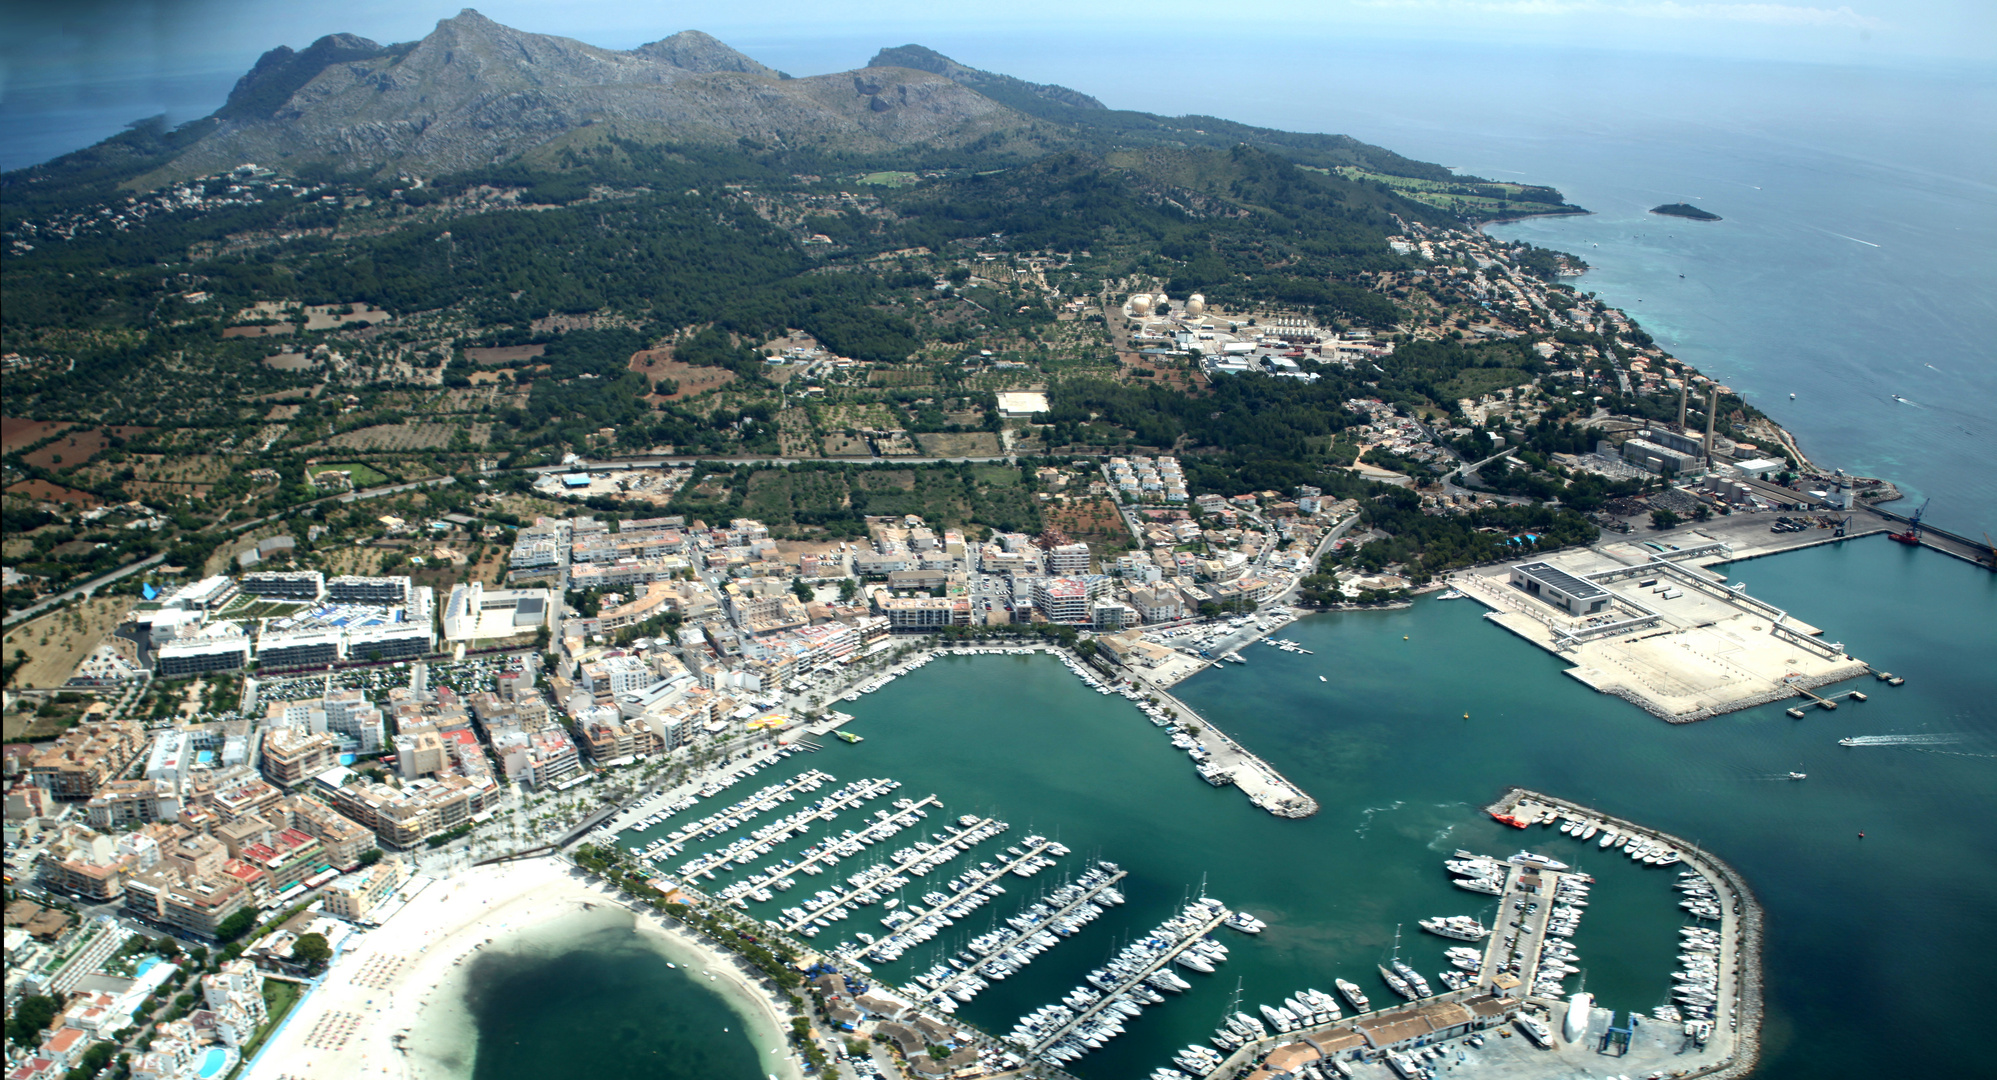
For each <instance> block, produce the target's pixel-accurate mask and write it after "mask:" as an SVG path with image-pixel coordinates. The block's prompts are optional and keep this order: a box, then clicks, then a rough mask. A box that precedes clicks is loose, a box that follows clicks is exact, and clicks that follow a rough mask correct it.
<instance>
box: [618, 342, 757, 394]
mask: <svg viewBox="0 0 1997 1080" xmlns="http://www.w3.org/2000/svg"><path fill="white" fill-rule="evenodd" d="M628 366H629V367H630V369H631V370H632V371H635V372H637V373H638V374H640V375H643V376H645V378H646V379H647V380H648V381H650V382H651V384H652V390H653V392H652V394H651V395H650V397H651V399H652V400H654V401H685V400H686V399H687V398H690V397H697V396H699V395H701V394H705V393H707V392H708V391H709V390H719V389H721V388H722V387H724V386H727V385H728V384H729V383H732V382H734V381H735V373H734V372H732V371H729V370H728V369H727V368H718V367H695V366H694V365H692V364H683V363H680V362H679V361H678V360H675V359H673V353H672V350H671V349H647V350H645V351H643V352H636V353H632V354H631V360H630V363H629V365H628ZM667 379H671V380H672V381H673V383H674V384H675V386H676V387H677V389H675V390H674V391H673V392H672V393H670V394H661V393H659V392H658V387H659V383H660V382H662V381H664V380H667Z"/></svg>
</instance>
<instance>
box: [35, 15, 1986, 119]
mask: <svg viewBox="0 0 1997 1080" xmlns="http://www.w3.org/2000/svg"><path fill="white" fill-rule="evenodd" d="M479 10H480V11H482V12H484V13H485V14H486V15H488V16H490V17H492V18H494V19H496V20H498V21H500V22H503V23H506V24H507V25H510V26H517V27H519V28H521V29H525V30H533V31H537V32H541V33H554V34H562V35H565V36H569V37H576V38H580V39H582V40H584V41H588V42H590V43H592V44H597V45H604V46H609V47H620V48H623V47H630V46H632V45H637V44H641V43H643V42H645V41H651V40H655V39H657V38H659V37H663V36H665V35H666V34H669V33H672V32H674V31H677V30H681V29H686V28H689V27H696V28H699V29H704V30H707V31H708V32H710V33H713V34H716V35H717V36H720V37H721V38H723V39H724V40H727V41H730V42H731V43H737V44H740V45H742V46H744V47H745V48H747V49H748V51H751V52H753V51H754V46H755V45H756V44H758V43H766V44H769V45H771V46H774V47H777V48H779V49H780V51H784V52H788V53H792V54H795V55H797V56H799V57H800V58H809V59H811V60H813V61H814V62H815V63H817V64H820V65H822V66H820V67H819V68H818V69H817V70H818V71H823V70H839V69H843V68H846V67H854V66H858V65H860V64H863V63H864V62H865V61H866V56H867V53H866V50H865V49H864V48H858V49H855V48H853V45H855V44H857V42H859V41H860V40H862V39H866V40H875V39H877V40H878V41H879V42H880V43H881V44H898V43H901V42H905V41H919V40H922V39H923V38H924V37H925V35H928V36H938V35H942V36H947V37H950V38H956V39H962V38H964V37H965V36H967V35H976V34H979V33H991V32H997V33H1002V34H1007V35H1026V34H1047V35H1060V36H1063V37H1068V38H1070V39H1075V38H1079V39H1082V40H1085V41H1090V42H1099V43H1100V44H1101V46H1102V47H1104V48H1122V47H1141V44H1142V41H1143V39H1146V38H1155V37H1168V38H1184V37H1187V36H1213V37H1217V38H1220V39H1227V40H1232V39H1239V38H1243V37H1249V38H1252V37H1255V36H1262V35H1270V34H1280V35H1283V36H1285V37H1295V36H1298V35H1302V36H1317V37H1323V38H1326V39H1328V40H1337V39H1349V38H1353V37H1376V38H1377V37H1390V38H1403V39H1408V38H1413V39H1436V40H1442V41H1450V42H1464V41H1478V40H1483V41H1490V42H1492V43H1494V44H1495V45H1506V44H1519V45H1533V46H1548V45H1565V44H1572V45H1586V46H1590V47H1594V48H1607V49H1629V50H1639V51H1649V52H1665V53H1684V54H1687V55H1694V56H1733V57H1754V58H1766V59H1780V60H1799V61H1811V62H1829V63H1855V62H1856V63H1863V62H1895V61H1908V60H1919V59H1921V58H1929V59H1935V60H1943V61H1947V62H1953V63H1963V62H1968V63H1972V64H1975V63H1989V64H1992V65H1993V66H1997V2H1993V0H1851V2H1848V3H1833V2H1830V0H1802V2H1795V3H1729V2H1713V3H1708V2H1698V0H1289V2H1285V0H1246V2H1240V0H1237V2H1233V3H1225V4H1217V3H1211V2H1202V3H1185V2H1183V0H1111V2H1107V3H1094V4H1084V5H1076V4H1073V3H1070V2H1066V0H1011V2H1009V3H1007V4H1005V5H1004V14H1003V16H1000V15H998V14H996V13H995V12H994V11H993V10H992V8H991V7H987V6H977V7H973V6H970V5H939V4H936V3H934V2H933V0H868V2H867V3H864V4H858V5H850V6H849V5H836V6H835V5H827V4H825V3H822V2H821V0H765V2H761V3H755V2H750V3H739V4H730V5H716V4H711V3H700V4H693V3H685V2H667V3H656V4H654V3H630V2H627V0H566V2H547V0H541V2H534V0H489V2H486V3H482V4H480V5H479ZM456 11H457V7H456V6H454V5H453V4H452V3H450V2H449V0H446V2H445V3H441V4H435V5H426V4H420V3H410V2H408V0H347V2H344V3H337V4H328V3H322V2H317V0H313V2H305V0H65V2H52V0H0V102H4V95H5V94H6V93H7V92H8V91H9V90H11V89H15V88H19V87H23V86H34V85H47V84H48V83H50V82H57V83H60V82H69V81H72V80H75V79H78V78H79V77H88V76H87V75H84V74H83V73H84V72H89V73H93V74H98V75H102V74H107V73H110V72H120V73H128V74H131V75H134V76H146V75H159V74H178V73H183V72H190V71H203V70H209V71H212V70H218V69H223V68H226V69H231V70H240V69H241V68H242V67H244V66H246V61H248V60H253V59H254V58H255V57H256V56H257V55H258V54H259V53H261V52H262V51H263V50H264V49H267V48H270V47H272V46H274V45H279V44H287V45H290V46H292V47H293V48H302V47H303V46H305V45H307V44H309V43H310V42H311V41H312V40H313V39H314V38H316V37H318V36H320V35H322V34H327V33H332V32H336V31H347V32H351V33H356V34H360V35H362V36H364V37H370V38H373V39H375V40H377V41H381V42H390V41H405V40H411V39H414V38H418V37H421V36H423V35H424V34H425V33H427V32H429V30H430V29H431V27H433V26H434V25H435V24H436V21H437V20H438V19H441V18H446V17H448V16H450V15H453V14H455V13H456ZM828 39H831V40H828ZM813 41H822V42H825V43H826V44H828V45H829V44H832V43H833V41H838V42H841V43H846V44H847V50H850V51H849V52H842V50H839V49H827V50H824V51H823V52H822V54H821V55H818V56H810V55H809V54H810V53H812V52H813V51H814V50H812V49H810V48H809V47H808V46H809V44H810V43H811V42H813ZM800 66H802V65H800ZM814 73H817V72H816V71H814V70H811V69H805V70H798V71H794V72H793V74H814Z"/></svg>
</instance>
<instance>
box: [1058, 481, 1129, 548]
mask: <svg viewBox="0 0 1997 1080" xmlns="http://www.w3.org/2000/svg"><path fill="white" fill-rule="evenodd" d="M1040 517H1041V520H1042V521H1044V522H1046V524H1047V527H1048V528H1049V529H1059V530H1061V531H1062V532H1064V533H1067V534H1068V538H1069V539H1070V540H1079V541H1081V542H1082V543H1085V544H1087V545H1089V550H1091V551H1093V552H1094V553H1095V554H1096V557H1097V558H1103V557H1105V556H1107V555H1110V554H1111V553H1113V552H1116V551H1121V550H1123V549H1125V548H1128V547H1130V546H1131V544H1132V541H1131V537H1130V530H1129V529H1128V528H1126V527H1125V526H1124V524H1123V517H1122V515H1120V514H1118V513H1117V509H1116V504H1115V503H1112V502H1110V501H1109V500H1108V499H1106V498H1102V497H1100V496H1098V497H1096V498H1092V499H1074V500H1068V501H1061V500H1058V499H1057V500H1055V501H1052V502H1048V503H1045V504H1043V505H1042V506H1041V507H1040Z"/></svg>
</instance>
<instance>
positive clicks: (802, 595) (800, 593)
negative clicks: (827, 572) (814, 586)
mask: <svg viewBox="0 0 1997 1080" xmlns="http://www.w3.org/2000/svg"><path fill="white" fill-rule="evenodd" d="M790 591H791V594H792V595H794V596H796V597H797V602H798V603H800V604H809V603H811V601H812V599H813V598H812V595H811V586H809V585H806V584H805V583H804V579H803V578H793V579H791V583H790Z"/></svg>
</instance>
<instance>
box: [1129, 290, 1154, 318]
mask: <svg viewBox="0 0 1997 1080" xmlns="http://www.w3.org/2000/svg"><path fill="white" fill-rule="evenodd" d="M1130 313H1131V314H1132V315H1149V314H1151V294H1150V293H1138V294H1137V295H1136V296H1133V297H1131V298H1130Z"/></svg>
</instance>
